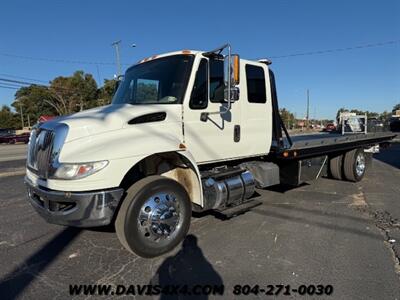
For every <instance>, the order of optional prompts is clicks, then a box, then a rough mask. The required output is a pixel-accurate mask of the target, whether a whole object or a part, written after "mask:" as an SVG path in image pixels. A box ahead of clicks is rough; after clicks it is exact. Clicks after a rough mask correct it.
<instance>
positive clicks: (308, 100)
mask: <svg viewBox="0 0 400 300" xmlns="http://www.w3.org/2000/svg"><path fill="white" fill-rule="evenodd" d="M309 118H310V91H309V90H308V89H307V115H306V126H307V129H308V122H309Z"/></svg>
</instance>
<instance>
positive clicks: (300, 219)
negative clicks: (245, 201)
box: [251, 208, 382, 240]
mask: <svg viewBox="0 0 400 300" xmlns="http://www.w3.org/2000/svg"><path fill="white" fill-rule="evenodd" d="M293 210H294V211H296V209H295V208H293ZM251 212H254V213H256V214H260V215H263V216H266V217H272V218H278V219H282V220H285V221H288V222H295V223H300V224H309V225H311V226H317V227H321V228H325V229H330V230H334V231H339V232H344V233H351V234H356V235H360V236H365V237H368V238H371V239H376V240H382V236H381V235H380V234H374V233H369V232H366V231H362V230H359V229H355V228H351V227H346V226H342V225H338V224H337V223H324V222H320V221H315V220H312V217H310V218H306V217H298V216H294V215H290V214H285V213H280V212H276V211H265V210H263V209H259V208H253V209H252V210H251ZM339 218H340V217H339Z"/></svg>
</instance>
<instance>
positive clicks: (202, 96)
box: [183, 55, 247, 164]
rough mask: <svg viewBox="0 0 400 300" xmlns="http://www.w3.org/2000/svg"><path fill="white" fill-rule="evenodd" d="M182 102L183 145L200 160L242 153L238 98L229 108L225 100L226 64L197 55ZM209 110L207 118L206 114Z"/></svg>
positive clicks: (213, 159) (226, 157)
mask: <svg viewBox="0 0 400 300" xmlns="http://www.w3.org/2000/svg"><path fill="white" fill-rule="evenodd" d="M193 70H194V71H193V72H192V76H191V78H190V81H189V85H188V91H187V95H186V97H185V101H184V105H183V110H184V112H183V121H184V144H185V145H186V147H187V149H188V150H189V151H190V152H191V153H192V155H193V156H194V158H195V160H196V161H197V163H200V164H201V163H207V162H216V161H221V160H226V159H233V158H237V157H241V156H243V155H244V154H245V153H246V152H247V151H246V145H245V144H244V141H243V140H242V139H241V132H240V129H241V105H240V102H241V101H242V100H241V99H239V100H238V101H236V102H235V103H232V107H231V109H230V111H228V112H226V113H223V112H224V111H225V110H226V108H227V103H226V102H225V101H224V71H223V70H224V63H223V61H222V60H217V59H209V58H207V57H204V56H202V55H198V56H197V60H196V62H195V64H194V68H193ZM202 113H209V115H208V116H207V118H204V114H203V115H202Z"/></svg>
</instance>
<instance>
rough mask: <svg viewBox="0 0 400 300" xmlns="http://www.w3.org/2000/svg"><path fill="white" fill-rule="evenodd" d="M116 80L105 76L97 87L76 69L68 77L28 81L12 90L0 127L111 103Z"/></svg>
mask: <svg viewBox="0 0 400 300" xmlns="http://www.w3.org/2000/svg"><path fill="white" fill-rule="evenodd" d="M115 87H116V80H113V79H105V80H104V83H103V86H101V87H98V86H97V83H96V81H95V80H94V78H93V75H92V74H89V73H85V72H83V71H76V72H75V73H74V74H73V75H72V76H58V77H56V78H54V79H53V80H51V81H50V83H49V85H40V84H31V85H29V86H24V87H21V88H20V89H18V90H17V92H16V93H15V100H14V102H13V103H12V104H11V106H12V107H13V108H14V109H15V112H12V110H11V108H10V107H8V106H6V105H4V106H3V107H2V108H1V110H0V128H21V126H22V124H21V111H22V116H23V119H24V126H28V120H30V124H31V125H33V124H35V123H36V121H37V120H38V119H39V117H40V116H41V115H51V116H61V115H68V114H72V113H74V112H78V111H82V110H85V109H89V108H93V107H97V106H102V105H106V104H109V103H111V99H112V96H113V94H114V91H115Z"/></svg>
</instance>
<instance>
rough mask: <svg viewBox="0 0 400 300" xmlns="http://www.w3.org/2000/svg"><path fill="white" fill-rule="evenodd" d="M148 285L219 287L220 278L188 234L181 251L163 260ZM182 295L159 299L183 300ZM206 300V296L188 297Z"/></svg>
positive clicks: (193, 238) (220, 283)
mask: <svg viewBox="0 0 400 300" xmlns="http://www.w3.org/2000/svg"><path fill="white" fill-rule="evenodd" d="M150 284H152V285H160V286H167V285H172V286H176V285H179V286H183V285H187V286H188V287H189V289H190V287H194V286H197V285H199V286H221V285H223V281H222V278H221V276H220V275H219V274H218V273H217V271H215V270H214V268H213V266H212V265H211V264H210V263H209V262H208V261H207V259H206V258H205V257H204V254H203V251H202V250H201V249H200V248H199V246H198V244H197V237H196V236H194V235H192V234H190V235H188V236H187V237H186V238H185V240H184V241H183V243H182V249H181V250H179V252H178V253H177V254H176V255H174V256H170V257H168V258H166V259H165V261H164V262H163V263H162V264H161V265H160V267H159V268H158V270H157V271H156V274H155V275H154V276H153V278H152V280H151V282H150ZM183 298H184V295H161V298H160V299H183ZM190 298H191V299H192V298H195V299H208V296H207V295H198V296H197V297H194V296H193V295H192V296H191V297H190Z"/></svg>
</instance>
